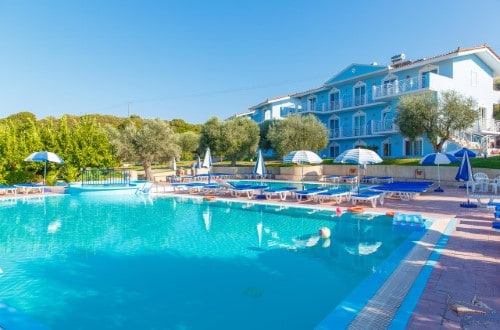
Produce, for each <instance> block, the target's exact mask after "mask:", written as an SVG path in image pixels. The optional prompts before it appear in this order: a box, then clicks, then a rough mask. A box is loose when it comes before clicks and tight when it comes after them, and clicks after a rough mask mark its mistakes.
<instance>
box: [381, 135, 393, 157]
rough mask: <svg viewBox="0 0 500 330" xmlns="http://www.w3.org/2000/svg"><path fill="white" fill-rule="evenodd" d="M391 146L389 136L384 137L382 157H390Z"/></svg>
mask: <svg viewBox="0 0 500 330" xmlns="http://www.w3.org/2000/svg"><path fill="white" fill-rule="evenodd" d="M391 148H392V145H391V139H390V138H388V139H385V140H384V141H383V142H382V156H383V157H391V155H392V153H391Z"/></svg>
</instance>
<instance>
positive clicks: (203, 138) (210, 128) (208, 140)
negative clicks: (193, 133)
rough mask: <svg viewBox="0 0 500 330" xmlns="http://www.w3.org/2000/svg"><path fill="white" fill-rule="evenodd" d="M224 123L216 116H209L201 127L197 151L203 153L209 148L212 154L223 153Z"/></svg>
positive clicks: (221, 154) (220, 154)
mask: <svg viewBox="0 0 500 330" xmlns="http://www.w3.org/2000/svg"><path fill="white" fill-rule="evenodd" d="M223 126H224V123H223V122H222V121H221V120H220V119H219V118H217V117H211V118H209V119H208V120H207V121H206V122H205V123H204V124H203V125H202V127H201V132H200V147H199V149H198V153H199V154H200V155H203V154H204V153H205V150H206V149H207V148H210V150H211V152H212V155H219V156H223V155H224V148H225V144H224V134H223Z"/></svg>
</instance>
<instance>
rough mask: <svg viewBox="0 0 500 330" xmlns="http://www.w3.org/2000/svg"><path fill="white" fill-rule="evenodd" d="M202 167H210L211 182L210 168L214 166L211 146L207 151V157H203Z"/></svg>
mask: <svg viewBox="0 0 500 330" xmlns="http://www.w3.org/2000/svg"><path fill="white" fill-rule="evenodd" d="M201 166H202V167H206V168H208V183H210V168H211V167H212V155H211V154H210V148H207V151H205V158H203V164H201Z"/></svg>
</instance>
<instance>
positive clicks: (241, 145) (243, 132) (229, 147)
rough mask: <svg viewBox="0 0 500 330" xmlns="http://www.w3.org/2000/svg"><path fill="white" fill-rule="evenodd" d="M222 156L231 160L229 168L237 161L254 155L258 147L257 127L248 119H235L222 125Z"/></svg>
mask: <svg viewBox="0 0 500 330" xmlns="http://www.w3.org/2000/svg"><path fill="white" fill-rule="evenodd" d="M222 132H223V136H224V155H225V156H226V157H229V159H230V160H231V166H235V165H236V161H237V160H238V159H242V158H246V157H248V156H251V155H254V154H255V152H256V151H257V147H258V145H259V126H258V125H257V123H256V122H254V121H253V120H251V119H250V118H244V117H236V118H233V119H230V120H228V121H226V122H225V123H224V125H223V129H222Z"/></svg>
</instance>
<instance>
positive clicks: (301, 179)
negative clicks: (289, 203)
mask: <svg viewBox="0 0 500 330" xmlns="http://www.w3.org/2000/svg"><path fill="white" fill-rule="evenodd" d="M300 167H301V168H302V174H301V176H300V181H302V190H304V189H305V187H304V165H302V164H301V165H300Z"/></svg>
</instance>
